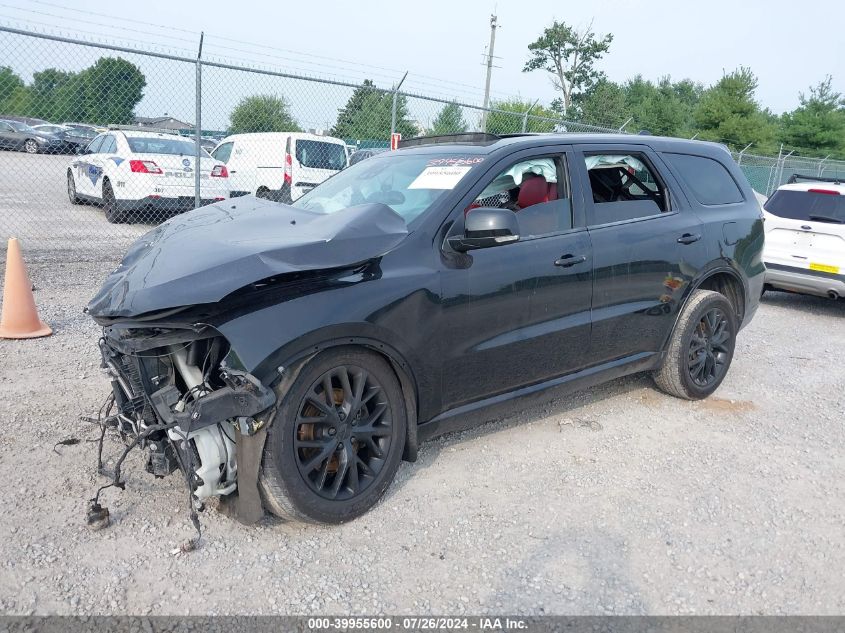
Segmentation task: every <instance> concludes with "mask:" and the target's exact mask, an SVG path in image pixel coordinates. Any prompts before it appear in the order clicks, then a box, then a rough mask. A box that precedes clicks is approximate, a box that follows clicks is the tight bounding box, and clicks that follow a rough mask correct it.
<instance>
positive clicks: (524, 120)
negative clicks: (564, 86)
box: [522, 99, 540, 134]
mask: <svg viewBox="0 0 845 633" xmlns="http://www.w3.org/2000/svg"><path fill="white" fill-rule="evenodd" d="M538 103H540V100H539V99H537V100H536V101H535V102H534V103H532V104H531V107H530V108H528V109H527V110H526V111H525V114H524V115H523V116H522V133H523V134H525V133H526V132H527V131H528V113H529V112H531V110H533V109H534V108H535V107H536V106H537V104H538Z"/></svg>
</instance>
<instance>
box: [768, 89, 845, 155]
mask: <svg viewBox="0 0 845 633" xmlns="http://www.w3.org/2000/svg"><path fill="white" fill-rule="evenodd" d="M832 84H833V78H832V77H830V76H829V75H828V76H827V77H825V78H824V80H822V81H821V82H819V84H818V85H817V86H814V87H811V88H810V96H809V98H808V97H807V96H806V95H805V94H804V93H801V94H800V95H799V101H800V104H801V105H800V106H799V107H798V108H796V109H795V110H793V111H792V112H788V113H786V114H784V115H783V118H782V126H783V128H782V133H781V140H782V141H783V142H784V143H785V144H786V145H788V146H789V147H794V148H799V149H802V150H806V151H810V152H818V153H821V154H833V155H836V156H840V155H843V154H845V102H843V100H842V95H841V94H840V93H838V92H835V91H834V90H833V85H832Z"/></svg>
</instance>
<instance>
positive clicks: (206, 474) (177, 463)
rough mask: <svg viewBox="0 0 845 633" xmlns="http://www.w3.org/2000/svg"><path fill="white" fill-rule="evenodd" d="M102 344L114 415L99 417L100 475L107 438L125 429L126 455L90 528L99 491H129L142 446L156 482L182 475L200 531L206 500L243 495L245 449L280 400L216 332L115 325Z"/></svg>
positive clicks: (122, 435)
mask: <svg viewBox="0 0 845 633" xmlns="http://www.w3.org/2000/svg"><path fill="white" fill-rule="evenodd" d="M99 345H100V351H101V355H102V368H103V370H104V371H105V373H106V374H107V375H108V376H109V378H110V380H111V386H112V393H111V395H110V396H109V402H108V407H107V409H108V411H105V412H103V411H101V416H100V417H99V418H98V421H99V422H100V424H101V428H102V434H101V439H100V451H99V453H98V455H99V457H98V470H99V472H101V473H103V474H105V473H104V470H103V464H102V440H103V437H104V435H105V432H106V430H107V428H114V429H115V430H116V431H117V433H118V434H119V436H120V438H121V439H122V440H123V442H124V444H125V445H126V449H125V450H124V452H123V455H121V457H120V459H118V461H117V462H116V467H115V470H114V473H113V482H112V483H111V484H109V485H108V486H104V487H103V488H101V489H100V491H98V493H97V497H95V499H94V500H93V506H96V507H97V508H99V510H97V509H96V508H95V509H94V520H93V521H92V518H91V513H90V512H89V524H92V525H93V524H94V523H96V520H97V517H98V516H99V518H100V519H102V516H100V515H101V514H102V511H103V509H102V507H100V506H99V504H98V499H99V493H100V492H101V491H102V490H103V489H105V488H107V487H109V486H117V487H121V488H122V487H123V486H122V482H121V481H120V467H121V465H122V463H123V460H124V459H125V458H126V455H127V454H128V453H129V452H130V451H131V450H132V449H134V448H138V449H140V450H142V451H145V453H146V458H145V468H146V471H147V472H148V473H150V474H152V475H154V476H155V477H165V476H167V475H170V474H172V473H173V472H175V471H176V470H180V471H181V472H182V474H183V475H184V477H185V481H186V484H187V487H188V490H189V497H190V502H191V515H192V520H193V522H194V525H195V526H196V527H197V529H198V531H199V524H198V520H197V519H196V512H195V511H196V510H201V509H202V508H203V502H204V501H205V500H206V499H208V498H210V497H213V496H217V495H222V496H225V495H231V494H232V493H234V492H235V491H236V490H237V488H238V460H237V449H238V443H239V442H242V441H243V438H245V437H249V436H252V435H255V434H256V433H257V432H258V431H260V430H261V429H262V428H263V427H264V425H265V424H266V423H267V421H268V418H267V415H269V413H270V410H271V407H272V405H273V404H274V402H275V394H274V393H273V391H272V390H270V389H267V388H266V387H264V386H263V385H262V384H261V383H260V382H259V381H258V380H257V379H256V378H254V377H253V376H251V375H249V374H248V373H246V372H245V371H243V370H241V369H238V368H237V360H236V358H234V355H233V354H231V355H230V349H229V346H228V343H227V342H226V340H225V339H224V338H223V337H222V336H220V335H219V334H218V333H217V332H216V330H214V329H213V328H211V327H209V326H194V327H193V328H192V329H182V328H174V329H167V328H161V327H154V328H118V327H107V328H105V329H104V334H103V337H102V338H101V339H100V344H99ZM233 360H234V362H233ZM233 365H234V366H233ZM103 413H105V415H103ZM262 414H264V415H262ZM93 506H92V507H93ZM98 513H99V514H98ZM106 515H107V511H106Z"/></svg>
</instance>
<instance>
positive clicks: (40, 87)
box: [29, 68, 134, 121]
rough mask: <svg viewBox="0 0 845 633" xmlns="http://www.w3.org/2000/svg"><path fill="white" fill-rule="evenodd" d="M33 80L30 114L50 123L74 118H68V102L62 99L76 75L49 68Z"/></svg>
mask: <svg viewBox="0 0 845 633" xmlns="http://www.w3.org/2000/svg"><path fill="white" fill-rule="evenodd" d="M32 78H33V80H32V84H30V86H29V92H30V108H29V114H30V115H31V116H34V117H38V118H41V119H47V120H48V121H62V120H64V121H66V120H68V119H69V118H72V117H69V116H68V115H69V114H70V113H68V112H66V109H67V106H68V104H67V102H66V101H65V100H62V99H61V98H60V97H61V95H62V94H63V88H64V87H65V86H66V85H67V84H68V83H70V82H71V81H73V80H74V78H75V73H72V72H65V71H63V70H57V69H55V68H47V69H46V70H42V71H39V72H36V73H34V74H33V76H32ZM133 107H134V104H133Z"/></svg>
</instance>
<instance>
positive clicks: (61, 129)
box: [32, 123, 96, 154]
mask: <svg viewBox="0 0 845 633" xmlns="http://www.w3.org/2000/svg"><path fill="white" fill-rule="evenodd" d="M32 129H34V130H36V131H38V132H46V133H47V134H53V135H55V136H58V137H59V138H60V139H62V141H63V142H62V146H61V148H60V149H59V151H61V152H64V153H69V154H76V153H77V152H78V151H79V150H80V149H82V148H84V147H85V146H86V145H88V143H90V142H91V138H92V137H87V136H85V135H83V134H79V133H78V132H77V131H76V130H75V129H73V128H71V127H67V126H64V125H56V124H55V123H43V124H40V125H34V126H32ZM95 136H96V135H95Z"/></svg>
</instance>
